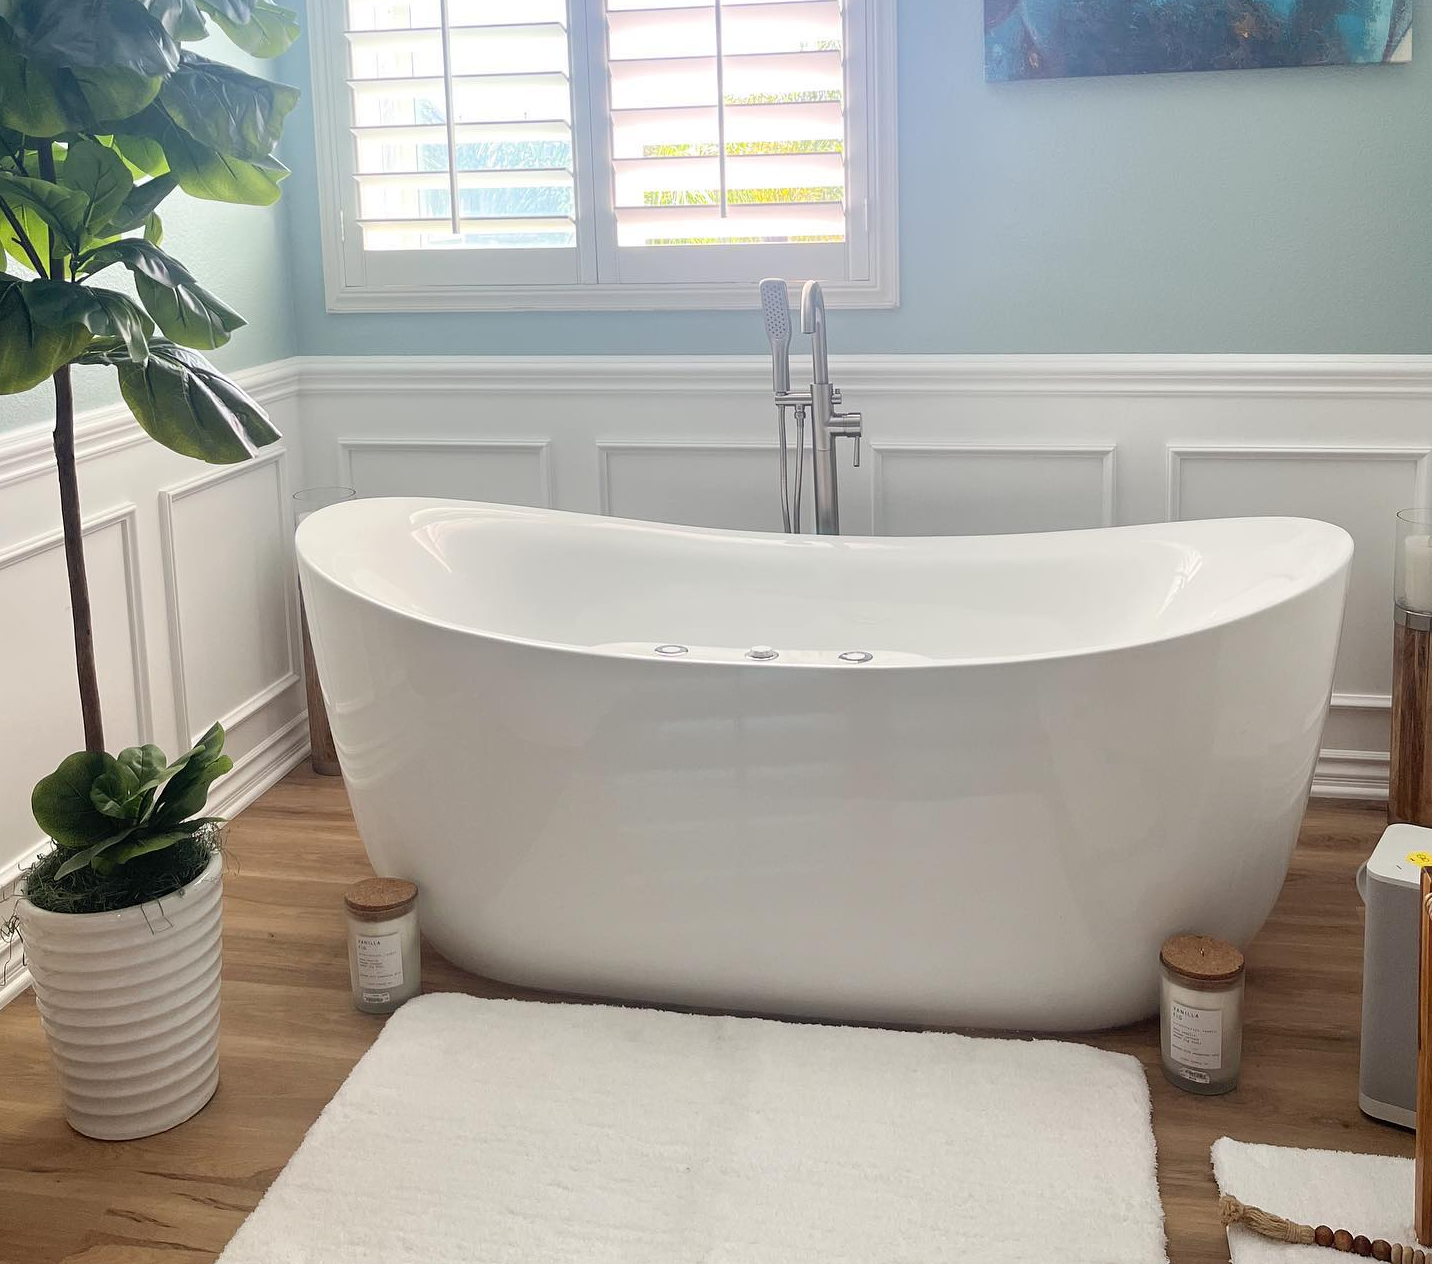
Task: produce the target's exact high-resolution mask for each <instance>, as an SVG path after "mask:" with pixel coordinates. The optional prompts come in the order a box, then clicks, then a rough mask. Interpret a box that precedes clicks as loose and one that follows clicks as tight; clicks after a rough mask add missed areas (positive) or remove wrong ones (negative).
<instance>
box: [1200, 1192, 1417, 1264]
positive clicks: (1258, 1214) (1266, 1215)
mask: <svg viewBox="0 0 1432 1264" xmlns="http://www.w3.org/2000/svg"><path fill="white" fill-rule="evenodd" d="M1218 1212H1219V1216H1220V1217H1221V1218H1222V1220H1223V1223H1224V1224H1225V1225H1233V1224H1241V1225H1245V1226H1247V1227H1248V1228H1249V1229H1252V1230H1253V1232H1254V1233H1257V1234H1259V1235H1261V1236H1262V1237H1265V1238H1271V1239H1272V1240H1273V1241H1274V1242H1292V1243H1295V1244H1296V1245H1298V1246H1325V1247H1329V1248H1331V1249H1332V1250H1334V1251H1343V1252H1346V1253H1347V1254H1349V1255H1364V1256H1367V1257H1368V1258H1370V1259H1374V1260H1387V1261H1390V1262H1391V1264H1432V1261H1429V1260H1428V1258H1427V1257H1428V1252H1426V1251H1424V1250H1423V1249H1422V1248H1421V1247H1420V1246H1404V1245H1403V1244H1402V1243H1400V1242H1388V1241H1386V1240H1385V1239H1383V1238H1368V1237H1365V1236H1364V1235H1363V1234H1361V1233H1358V1234H1353V1233H1349V1232H1348V1231H1347V1230H1346V1229H1330V1228H1328V1226H1327V1225H1317V1226H1316V1227H1314V1226H1313V1225H1305V1224H1299V1223H1298V1222H1297V1221H1296V1220H1285V1219H1284V1218H1283V1217H1282V1216H1275V1215H1273V1214H1272V1213H1271V1212H1267V1211H1264V1210H1263V1209H1262V1208H1261V1207H1250V1206H1248V1204H1247V1203H1241V1202H1239V1201H1238V1200H1237V1199H1236V1198H1234V1197H1233V1196H1232V1195H1230V1194H1224V1195H1223V1197H1222V1198H1220V1199H1219V1200H1218Z"/></svg>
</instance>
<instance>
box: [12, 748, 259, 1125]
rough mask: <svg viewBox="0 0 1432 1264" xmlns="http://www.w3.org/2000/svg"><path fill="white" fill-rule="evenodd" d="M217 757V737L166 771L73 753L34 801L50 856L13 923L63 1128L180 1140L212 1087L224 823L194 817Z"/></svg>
mask: <svg viewBox="0 0 1432 1264" xmlns="http://www.w3.org/2000/svg"><path fill="white" fill-rule="evenodd" d="M223 746H224V731H223V729H222V728H220V727H219V726H218V725H217V724H216V725H214V727H213V728H211V729H210V730H209V731H208V732H207V733H205V734H204V736H203V737H202V738H201V739H200V741H199V743H198V745H196V746H195V747H194V748H193V749H192V750H191V751H189V752H188V753H187V754H184V755H181V756H180V757H179V758H178V759H176V760H175V761H174V762H173V763H170V762H169V761H168V760H167V759H166V758H165V755H164V752H163V751H162V750H160V749H159V747H157V746H132V747H130V748H128V749H127V750H122V751H120V752H119V754H118V755H117V756H116V755H108V754H105V753H103V752H90V751H78V752H76V753H75V754H73V755H70V756H69V757H68V758H67V759H65V761H64V762H63V763H61V764H60V766H59V767H58V768H57V769H56V770H55V771H54V772H53V773H51V774H50V775H49V776H48V777H45V778H44V779H43V780H41V781H40V783H39V784H38V785H36V787H35V792H34V795H33V796H32V798H31V806H32V808H33V809H34V813H35V820H36V821H38V822H39V824H40V825H41V827H42V828H43V829H44V830H45V831H46V832H47V833H48V834H49V835H50V837H51V838H52V839H53V840H54V841H55V843H56V844H57V845H56V848H55V850H54V851H51V852H49V853H48V854H46V855H45V856H42V857H41V858H40V859H39V860H38V861H36V862H35V864H34V865H33V866H31V867H30V869H28V870H27V871H26V873H25V894H24V897H23V898H22V899H21V900H20V902H19V906H18V909H17V911H16V922H17V923H18V926H19V929H20V933H21V935H22V936H23V938H24V943H25V956H26V961H27V963H28V965H29V967H30V973H31V975H32V976H33V977H34V980H35V988H36V999H37V1002H38V1006H39V1010H40V1019H41V1021H42V1022H43V1024H44V1027H45V1035H46V1037H47V1038H48V1040H49V1043H50V1051H51V1053H52V1054H53V1056H54V1059H55V1065H56V1066H57V1067H58V1069H59V1072H60V1082H61V1086H62V1089H63V1092H64V1100H65V1117H66V1118H67V1119H68V1120H69V1121H70V1124H71V1126H72V1127H74V1128H75V1129H76V1131H78V1132H82V1133H84V1134H85V1135H86V1136H88V1137H98V1138H100V1139H102V1140H107V1141H121V1140H128V1139H130V1138H133V1137H143V1136H148V1135H149V1134H150V1133H154V1132H160V1131H163V1130H164V1129H165V1128H172V1127H173V1126H174V1125H175V1124H179V1123H182V1122H183V1121H184V1120H186V1119H188V1118H189V1117H190V1116H191V1115H193V1114H194V1112H195V1111H197V1110H198V1109H199V1108H200V1107H201V1106H203V1105H204V1103H205V1102H207V1101H208V1100H209V1098H210V1097H212V1096H213V1093H214V1089H215V1088H216V1087H217V1085H218V1082H219V969H220V934H221V931H222V911H223V901H222V891H223V884H222V881H221V874H222V862H221V856H220V851H219V843H218V840H219V827H220V826H221V825H222V824H223V822H222V821H221V820H219V818H217V817H212V816H203V815H201V813H202V812H203V809H204V804H205V802H206V801H207V800H208V797H209V786H210V785H211V784H212V782H213V781H214V779H215V778H216V777H219V776H222V775H223V774H224V773H226V772H228V771H229V769H230V768H231V767H233V762H232V761H231V760H230V759H229V757H228V756H227V755H225V754H223Z"/></svg>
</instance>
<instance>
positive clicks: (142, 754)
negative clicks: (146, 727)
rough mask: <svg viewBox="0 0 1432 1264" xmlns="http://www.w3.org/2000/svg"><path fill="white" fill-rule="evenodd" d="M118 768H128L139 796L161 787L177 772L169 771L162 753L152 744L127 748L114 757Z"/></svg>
mask: <svg viewBox="0 0 1432 1264" xmlns="http://www.w3.org/2000/svg"><path fill="white" fill-rule="evenodd" d="M115 758H116V759H117V760H118V762H119V764H120V766H121V767H124V768H128V769H129V770H130V772H132V773H133V774H134V777H135V780H136V781H138V783H139V792H140V793H141V794H144V793H147V792H148V791H150V790H153V789H154V788H155V787H156V786H162V785H163V784H164V783H165V782H166V781H167V780H168V779H169V778H170V777H172V776H173V775H174V774H175V773H176V772H178V771H179V770H178V769H177V768H173V769H171V768H170V767H169V762H168V760H167V759H165V757H164V752H163V751H162V750H160V749H159V747H157V746H155V745H154V744H153V743H152V742H151V743H147V744H145V745H144V746H128V747H126V748H125V749H124V750H122V751H120V752H119V754H118V755H117V756H116V757H115Z"/></svg>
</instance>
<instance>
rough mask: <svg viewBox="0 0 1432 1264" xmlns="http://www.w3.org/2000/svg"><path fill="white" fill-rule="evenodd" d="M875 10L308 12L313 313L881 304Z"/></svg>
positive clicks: (419, 1) (882, 130)
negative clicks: (795, 296) (319, 275)
mask: <svg viewBox="0 0 1432 1264" xmlns="http://www.w3.org/2000/svg"><path fill="white" fill-rule="evenodd" d="M894 2H895V0H328V2H327V3H321V4H319V5H317V6H315V8H316V10H317V11H318V12H317V14H316V15H315V16H316V17H317V21H316V22H315V31H314V40H313V46H314V59H315V83H316V85H317V86H318V87H319V89H320V92H319V94H318V102H317V110H316V112H317V115H318V132H319V142H320V149H321V154H320V157H321V158H322V159H323V160H324V161H322V162H321V163H320V167H321V168H322V177H323V178H322V180H321V193H322V195H323V202H324V214H325V221H326V222H325V230H326V231H325V268H326V271H327V273H328V278H329V296H330V307H332V308H335V309H344V308H351V309H366V310H398V309H404V308H409V309H423V308H452V309H463V308H472V309H481V308H522V307H533V308H543V307H547V308H568V309H573V308H583V307H592V308H609V309H610V308H624V307H655V308H660V307H708V306H709V307H747V306H750V305H751V302H752V299H751V296H750V284H751V282H753V281H755V280H757V279H759V278H761V277H763V276H773V275H774V276H786V277H787V278H789V279H791V280H805V279H809V278H817V279H820V280H822V281H823V282H825V283H826V286H827V293H828V295H829V298H830V301H831V302H832V305H841V304H844V305H850V306H862V305H863V306H889V305H893V303H894V300H895V288H894V275H895V258H894V238H895V234H894V221H895V203H894V193H895V190H894V183H895V178H894V155H893V149H894V131H893V111H894V106H893V96H894V84H893V67H892V65H891V63H892V61H893V52H892V48H891V41H892V39H893V27H894ZM330 10H341V13H342V19H343V20H342V22H341V23H340V24H333V23H332V22H331V12H329V11H330ZM330 26H334V27H336V29H328V28H329V27H330Z"/></svg>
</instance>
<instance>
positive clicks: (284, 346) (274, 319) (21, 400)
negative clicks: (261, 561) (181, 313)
mask: <svg viewBox="0 0 1432 1264" xmlns="http://www.w3.org/2000/svg"><path fill="white" fill-rule="evenodd" d="M204 51H205V54H206V55H209V56H213V57H218V58H221V59H223V60H225V61H231V62H234V63H236V64H240V65H245V66H247V67H249V68H251V69H253V70H254V72H255V73H257V74H267V75H268V76H269V77H276V76H277V74H278V71H277V68H276V66H275V64H274V63H272V62H270V63H263V62H254V61H252V60H251V59H248V58H246V57H245V56H244V55H243V54H242V53H240V52H239V51H238V50H237V49H235V48H234V47H233V45H231V44H229V43H228V41H227V40H224V39H223V37H222V36H213V37H211V39H210V40H209V41H207V42H206V47H205V50H204ZM266 67H267V68H266ZM307 125H308V124H307V122H306V121H305V123H304V124H303V126H305V127H306V126H307ZM310 143H311V142H310ZM159 211H160V214H161V215H162V216H163V219H164V249H165V250H166V251H168V252H169V253H170V254H171V255H173V256H174V257H175V258H176V259H178V260H179V261H180V262H181V263H183V264H184V265H185V266H186V267H188V269H189V270H190V271H191V272H192V273H194V275H195V276H197V277H198V278H199V281H200V283H201V284H202V285H203V286H204V288H205V289H207V290H209V291H210V292H212V293H214V294H217V295H218V296H219V297H220V298H221V299H223V300H224V302H226V303H227V304H228V305H229V306H230V307H232V308H234V310H235V311H237V312H238V313H239V314H240V315H241V316H243V317H244V319H245V320H247V321H248V322H249V323H248V325H247V326H246V327H245V328H243V329H241V330H239V331H238V333H236V334H235V335H234V337H233V341H231V342H230V343H229V344H228V346H225V347H221V348H219V350H217V351H213V352H207V353H206V354H207V355H208V356H209V358H210V359H212V360H213V361H214V363H215V364H218V365H220V366H221V367H223V368H226V369H241V368H247V367H248V366H250V365H254V364H265V363H267V362H268V361H270V360H282V359H283V358H285V357H286V356H291V355H294V354H296V342H295V336H294V330H295V324H294V307H293V294H292V291H291V289H290V286H289V283H288V273H289V267H288V234H287V225H286V221H285V218H284V215H283V212H282V210H281V209H280V207H279V206H272V207H258V206H226V205H223V204H222V203H218V202H201V201H197V200H196V199H194V198H191V197H187V196H185V195H184V194H183V193H174V194H171V195H170V197H168V198H167V199H166V200H165V201H164V203H163V205H162V206H161V207H160V208H159ZM104 284H105V285H107V286H109V287H110V288H111V289H117V290H124V291H125V292H126V293H129V294H131V295H132V294H133V293H134V290H133V287H132V285H130V284H129V278H128V274H126V273H125V272H124V271H123V269H121V268H114V269H112V270H111V271H110V272H107V273H106V274H105V280H104ZM74 378H75V401H76V404H77V405H78V407H79V408H81V409H86V408H96V407H99V406H101V405H104V404H111V403H114V402H116V401H117V400H118V399H119V389H118V387H117V386H116V385H115V376H114V373H113V371H112V370H110V369H103V368H85V367H83V366H81V367H78V368H76V369H75V370H74ZM53 407H54V395H53V393H52V391H51V389H50V387H49V386H48V385H42V386H39V387H36V388H35V389H34V390H32V391H27V392H26V393H25V394H24V395H0V431H3V430H9V429H14V428H17V427H20V426H28V425H33V424H35V423H37V422H49V421H51V420H52V419H53V412H52V409H53Z"/></svg>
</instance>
